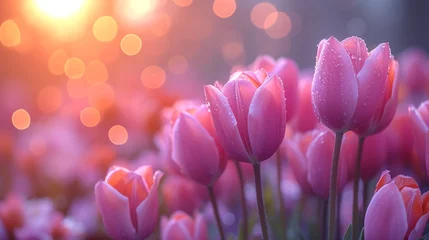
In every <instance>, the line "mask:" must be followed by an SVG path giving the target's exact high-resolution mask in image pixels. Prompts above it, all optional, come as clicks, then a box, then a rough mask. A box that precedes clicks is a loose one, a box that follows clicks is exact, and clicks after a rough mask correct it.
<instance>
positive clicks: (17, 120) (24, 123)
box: [12, 109, 31, 130]
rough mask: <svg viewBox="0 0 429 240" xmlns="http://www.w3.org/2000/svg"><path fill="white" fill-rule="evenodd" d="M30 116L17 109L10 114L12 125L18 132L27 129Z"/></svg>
mask: <svg viewBox="0 0 429 240" xmlns="http://www.w3.org/2000/svg"><path fill="white" fill-rule="evenodd" d="M30 123H31V118H30V114H28V112H27V111H25V110H24V109H18V110H16V111H15V112H14V113H13V114H12V124H13V126H14V127H15V128H16V129H18V130H24V129H27V128H28V127H29V126H30Z"/></svg>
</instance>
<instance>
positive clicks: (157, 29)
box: [152, 13, 171, 37]
mask: <svg viewBox="0 0 429 240" xmlns="http://www.w3.org/2000/svg"><path fill="white" fill-rule="evenodd" d="M152 24H153V26H152V33H153V34H154V35H155V36H158V37H162V36H164V35H165V34H167V33H168V31H169V30H170V27H171V18H170V16H168V14H166V13H158V14H157V16H156V17H155V19H154V21H153V23H152Z"/></svg>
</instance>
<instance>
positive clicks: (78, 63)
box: [64, 58, 85, 79]
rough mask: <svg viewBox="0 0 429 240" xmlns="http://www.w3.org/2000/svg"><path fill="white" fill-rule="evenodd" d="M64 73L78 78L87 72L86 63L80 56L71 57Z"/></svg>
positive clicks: (72, 77) (65, 65)
mask: <svg viewBox="0 0 429 240" xmlns="http://www.w3.org/2000/svg"><path fill="white" fill-rule="evenodd" d="M64 73H65V74H66V76H67V77H69V78H71V79H78V78H81V77H82V76H83V74H84V73H85V64H84V63H83V62H82V60H80V59H79V58H69V59H68V60H67V61H66V63H65V64H64Z"/></svg>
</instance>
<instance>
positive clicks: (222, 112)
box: [204, 85, 251, 162]
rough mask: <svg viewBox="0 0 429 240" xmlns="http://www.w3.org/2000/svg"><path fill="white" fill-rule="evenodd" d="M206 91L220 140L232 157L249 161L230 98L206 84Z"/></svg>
mask: <svg viewBox="0 0 429 240" xmlns="http://www.w3.org/2000/svg"><path fill="white" fill-rule="evenodd" d="M204 93H205V95H206V98H207V102H208V104H209V109H210V112H211V114H212V118H213V123H214V126H215V128H216V133H217V135H218V138H219V141H220V143H221V144H222V146H223V148H224V149H225V151H226V152H227V153H228V154H229V156H230V157H231V158H233V159H234V160H237V161H241V162H249V161H250V160H251V159H250V156H249V154H248V152H247V151H246V149H245V147H244V144H243V141H242V140H241V136H240V133H239V131H238V127H237V120H236V118H235V116H234V113H233V112H232V109H231V107H230V105H229V103H228V99H227V98H226V97H225V96H224V95H223V94H222V93H221V92H220V91H219V89H217V88H215V87H213V86H209V85H207V86H204Z"/></svg>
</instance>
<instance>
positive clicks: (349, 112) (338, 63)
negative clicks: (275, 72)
mask: <svg viewBox="0 0 429 240" xmlns="http://www.w3.org/2000/svg"><path fill="white" fill-rule="evenodd" d="M311 92H312V93H311V95H312V101H313V106H314V110H315V113H316V115H317V116H318V118H319V120H320V121H321V122H322V123H323V124H324V125H326V126H327V127H328V128H330V129H332V130H333V131H343V130H346V129H345V128H346V127H347V126H348V124H349V121H350V120H351V118H352V116H353V113H354V112H355V108H356V104H357V100H358V83H357V80H356V74H355V72H354V69H353V64H352V61H351V59H350V56H349V55H348V53H347V52H346V50H345V49H344V48H343V46H342V45H341V43H340V42H338V40H337V39H335V38H334V37H331V38H329V39H328V40H327V41H326V43H325V46H323V48H322V50H321V53H320V56H319V57H318V60H317V63H316V69H315V74H314V78H313V85H312V88H311ZM333 106H335V107H333Z"/></svg>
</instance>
